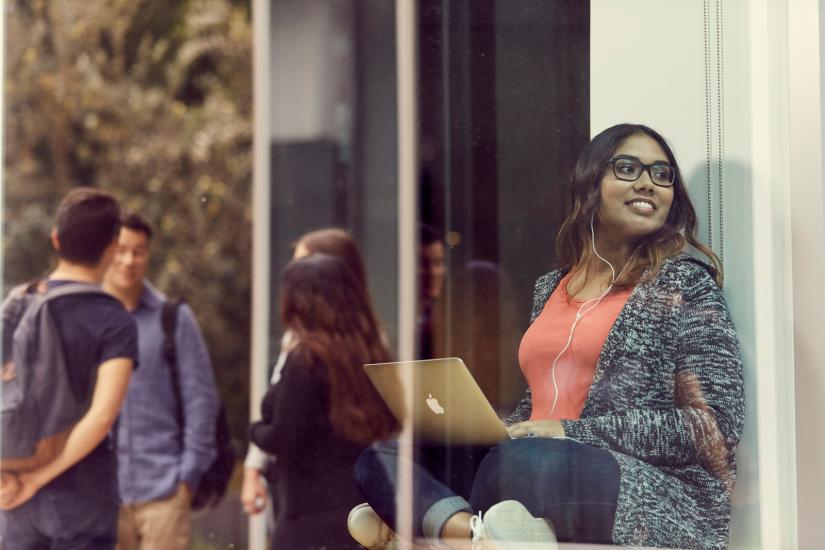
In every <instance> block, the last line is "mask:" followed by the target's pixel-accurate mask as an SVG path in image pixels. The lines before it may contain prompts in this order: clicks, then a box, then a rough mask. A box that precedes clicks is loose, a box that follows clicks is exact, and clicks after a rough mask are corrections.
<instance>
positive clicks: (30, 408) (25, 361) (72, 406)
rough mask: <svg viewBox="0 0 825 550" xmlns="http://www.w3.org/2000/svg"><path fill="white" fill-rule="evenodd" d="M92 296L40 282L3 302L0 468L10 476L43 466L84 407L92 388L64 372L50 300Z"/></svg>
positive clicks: (76, 286)
mask: <svg viewBox="0 0 825 550" xmlns="http://www.w3.org/2000/svg"><path fill="white" fill-rule="evenodd" d="M81 294H94V295H100V296H104V297H106V298H108V299H110V300H112V301H113V302H115V303H118V302H117V300H116V299H115V298H114V297H113V296H110V295H109V294H107V293H105V292H104V291H103V290H102V289H101V288H100V287H99V286H97V285H92V284H88V283H70V284H66V285H62V286H59V287H57V288H53V289H51V290H48V291H46V290H45V287H44V286H43V285H42V282H41V281H35V282H33V283H31V284H29V285H23V286H20V287H17V288H15V289H14V290H12V291H11V292H10V293H9V296H8V297H7V298H6V299H5V300H4V301H3V306H2V310H3V359H2V361H3V372H2V377H0V379H2V381H0V386H2V407H0V408H2V432H0V433H2V443H0V446H2V464H0V468H2V469H3V470H8V471H12V472H15V471H17V472H20V471H28V470H33V469H36V468H39V467H41V466H43V465H44V464H48V463H49V462H51V461H52V460H54V458H55V457H56V456H57V454H59V453H60V451H61V450H62V449H63V446H64V444H65V442H66V438H67V437H68V435H69V432H70V431H71V429H72V428H73V427H74V425H75V424H76V423H77V421H78V420H80V419H81V418H82V417H83V415H84V414H86V411H88V409H89V405H90V404H91V398H92V393H93V392H92V388H82V387H79V386H78V382H77V380H76V379H74V378H73V377H72V375H71V373H70V372H69V368H68V364H67V363H66V357H65V354H64V350H63V342H62V341H61V339H60V332H59V331H58V328H57V326H56V324H55V321H54V318H53V316H52V314H51V311H50V306H51V304H52V300H54V299H55V298H60V297H63V296H69V295H81Z"/></svg>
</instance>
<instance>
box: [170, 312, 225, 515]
mask: <svg viewBox="0 0 825 550" xmlns="http://www.w3.org/2000/svg"><path fill="white" fill-rule="evenodd" d="M182 303H183V300H173V301H167V302H164V303H163V309H162V311H161V316H160V320H161V326H162V328H163V356H164V357H165V358H166V361H167V362H168V363H169V366H170V367H171V368H172V383H173V384H174V385H175V397H176V403H175V409H176V413H177V418H178V425H179V426H181V428H182V427H183V402H182V396H181V393H180V375H179V373H178V361H177V357H178V354H177V349H176V348H175V330H176V328H177V322H178V310H179V309H180V306H181V304H182ZM182 437H183V429H181V438H182ZM215 449H216V450H217V451H218V456H216V457H215V460H214V461H213V462H212V465H211V466H209V469H208V470H206V472H205V473H204V474H203V477H201V481H200V484H199V485H198V488H197V490H196V491H195V494H194V495H193V496H192V509H193V510H201V509H203V508H212V507H214V506H216V505H217V504H218V503H219V502H220V501H221V499H222V498H223V496H224V494H225V493H226V487H227V486H228V485H229V480H230V479H231V478H232V472H233V471H234V469H235V458H236V453H235V447H234V445H233V443H232V434H231V433H230V431H229V422H228V420H227V418H226V410H225V409H224V406H223V403H221V406H220V410H219V411H218V416H217V418H216V419H215Z"/></svg>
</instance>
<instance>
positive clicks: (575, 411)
mask: <svg viewBox="0 0 825 550" xmlns="http://www.w3.org/2000/svg"><path fill="white" fill-rule="evenodd" d="M570 276H571V273H568V274H567V275H565V276H564V278H562V280H561V281H559V286H558V287H556V289H555V290H554V291H553V293H552V294H551V295H550V298H549V299H548V300H547V303H546V304H544V309H543V310H542V312H541V313H540V314H539V316H538V317H537V318H536V320H535V321H533V324H532V325H530V328H528V329H527V332H525V333H524V337H523V338H522V339H521V345H520V346H519V351H518V359H519V364H520V365H521V370H522V372H523V373H524V377H525V378H526V379H527V384H528V385H529V386H530V390H531V392H532V394H533V412H532V414H531V416H530V420H545V419H548V418H553V419H556V420H561V419H576V418H579V417H580V416H581V412H582V409H583V408H584V403H585V401H586V400H587V394H588V393H589V391H590V385H591V384H592V383H593V375H594V374H595V372H596V363H597V362H598V360H599V355H600V353H601V350H602V346H603V345H604V342H605V340H606V339H607V335H608V333H610V329H611V328H612V327H613V323H615V322H616V318H617V317H618V316H619V313H620V312H621V311H622V308H623V307H624V305H625V303H626V302H627V299H628V298H629V297H630V294H631V292H633V289H632V288H629V289H623V290H617V291H614V292H611V293H610V294H608V295H607V296H605V297H604V298H602V301H601V302H599V304H598V305H597V306H596V307H595V309H592V310H590V308H591V307H593V304H595V302H591V303H590V304H589V305H587V306H586V307H585V311H588V310H590V311H589V312H588V313H586V314H584V316H583V317H582V318H581V319H580V320H579V322H578V324H577V325H576V329H575V330H574V331H573V340H572V343H571V345H570V347H568V348H567V350H566V351H565V352H564V353H563V354H562V355H561V357H559V359H558V361H557V362H556V384H557V385H558V389H559V398H558V401H557V403H556V407H555V409H553V400H554V397H555V389H554V387H553V378H552V366H553V360H554V359H555V358H556V356H557V355H558V354H559V352H561V350H562V349H563V348H564V346H565V344H566V343H567V339H568V338H569V336H570V327H571V326H572V325H573V322H574V321H575V320H576V313H578V311H579V309H580V308H581V307H582V306H583V305H584V304H585V302H586V300H576V299H573V298H571V297H570V295H569V294H568V293H567V283H568V282H569V281H570ZM551 409H553V412H552V414H551V412H550V411H551Z"/></svg>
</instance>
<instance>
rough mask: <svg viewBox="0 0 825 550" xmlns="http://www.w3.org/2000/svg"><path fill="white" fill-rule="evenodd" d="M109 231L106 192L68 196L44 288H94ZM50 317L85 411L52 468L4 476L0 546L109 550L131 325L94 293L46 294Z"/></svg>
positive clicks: (105, 259) (111, 216)
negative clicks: (116, 431) (87, 401)
mask: <svg viewBox="0 0 825 550" xmlns="http://www.w3.org/2000/svg"><path fill="white" fill-rule="evenodd" d="M119 225H120V208H119V207H118V204H117V202H116V201H115V200H114V199H113V198H112V197H110V196H109V195H106V194H105V193H102V192H100V191H98V190H95V189H92V188H89V187H80V188H77V189H75V190H73V191H71V192H70V193H68V194H67V195H66V197H65V198H64V199H63V201H62V202H61V203H60V206H59V207H58V209H57V216H56V221H55V226H54V229H52V234H51V241H52V246H53V247H54V249H55V251H56V252H57V255H58V262H57V268H56V269H55V270H54V271H53V272H52V273H51V274H50V275H49V278H48V279H47V280H46V287H47V289H49V290H51V289H54V288H59V287H61V286H64V285H68V284H72V283H91V284H99V283H100V281H101V279H102V278H103V274H104V272H105V271H106V268H107V267H108V266H109V263H110V262H111V261H112V258H113V256H114V253H115V246H116V244H117V235H118V227H119ZM13 292H14V291H13ZM50 313H51V315H52V319H53V321H54V324H55V328H56V329H57V333H58V334H59V337H60V342H61V343H62V345H63V353H64V356H65V360H66V365H67V368H68V370H69V373H70V376H71V379H72V380H73V382H74V383H75V384H76V387H77V388H79V389H80V390H81V391H82V392H84V394H85V395H88V394H89V392H91V396H92V398H91V405H90V407H89V409H88V411H87V412H86V413H85V414H84V416H83V417H82V418H81V419H80V420H79V421H78V422H77V424H75V425H74V427H73V428H72V431H71V433H70V434H69V437H68V439H67V440H66V443H65V446H64V447H63V449H62V450H61V452H60V454H58V455H57V457H56V458H55V459H54V460H53V461H52V462H50V463H48V464H46V465H45V466H43V467H41V468H39V469H37V470H32V471H28V472H23V473H20V474H19V475H15V476H13V477H14V478H16V479H15V481H16V482H15V483H7V481H10V480H9V476H5V475H4V477H3V484H2V487H1V489H2V491H0V492H2V498H1V499H0V500H2V506H0V508H2V509H3V510H5V511H4V512H2V513H0V546H2V547H3V548H4V549H5V550H30V549H32V548H49V549H51V550H68V549H72V550H112V549H113V548H114V547H115V542H116V533H117V509H118V493H117V472H116V465H115V455H114V452H113V451H112V447H111V442H110V438H109V437H108V433H109V430H110V428H111V427H112V425H113V423H114V422H115V419H116V418H117V414H118V410H119V409H120V406H121V403H122V402H123V398H124V396H125V395H126V389H127V387H128V384H129V379H130V377H131V376H132V370H133V367H134V366H135V359H136V358H137V331H136V328H135V322H134V321H133V320H132V319H131V318H130V317H129V314H128V313H126V311H125V310H124V309H123V307H122V306H121V305H120V304H119V303H118V302H117V301H116V300H114V299H112V298H111V297H110V296H106V295H105V294H103V293H99V294H73V295H72V294H69V295H66V296H61V297H57V298H54V302H53V306H52V307H51V308H50ZM55 397H58V396H55ZM7 485H12V486H11V487H7Z"/></svg>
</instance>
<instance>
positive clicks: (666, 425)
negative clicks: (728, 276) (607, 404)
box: [561, 273, 745, 475]
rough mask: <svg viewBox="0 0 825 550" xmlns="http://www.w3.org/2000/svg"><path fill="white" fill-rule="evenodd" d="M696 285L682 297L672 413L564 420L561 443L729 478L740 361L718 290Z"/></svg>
mask: <svg viewBox="0 0 825 550" xmlns="http://www.w3.org/2000/svg"><path fill="white" fill-rule="evenodd" d="M696 279H697V280H694V281H693V282H692V284H691V285H690V286H689V288H687V289H685V290H684V292H683V293H682V296H681V299H682V301H683V302H682V307H681V311H680V321H679V332H678V334H677V335H676V338H677V339H678V340H677V341H678V346H677V349H676V357H675V363H676V365H677V372H676V373H675V376H674V388H675V398H674V407H673V408H670V409H662V410H655V409H633V410H626V411H621V412H619V413H617V414H612V415H609V416H602V417H595V418H582V419H579V420H563V421H562V422H561V424H562V426H563V428H564V432H565V435H566V436H567V437H570V438H573V439H577V440H579V441H582V442H584V443H589V444H591V445H595V446H598V447H605V448H609V449H613V450H616V451H619V452H621V453H624V454H627V455H630V456H634V457H636V458H639V459H641V460H644V461H646V462H649V463H652V464H670V465H682V464H696V463H697V462H698V463H701V464H702V465H703V466H705V468H706V469H708V470H709V471H711V472H713V473H716V474H719V475H721V474H724V473H725V472H726V471H727V468H728V459H729V456H730V455H731V454H732V453H733V451H734V449H735V448H736V445H737V444H738V443H739V439H740V438H741V436H742V429H743V425H744V417H745V406H744V381H743V374H742V361H741V358H740V354H739V344H738V341H737V338H736V332H735V330H734V327H733V323H732V321H731V319H730V315H729V313H728V310H727V306H726V305H725V301H724V298H723V296H722V291H721V289H719V288H718V287H717V286H716V284H715V283H714V282H713V280H712V279H711V278H710V277H709V276H707V274H706V273H702V276H701V277H697V278H696Z"/></svg>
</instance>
